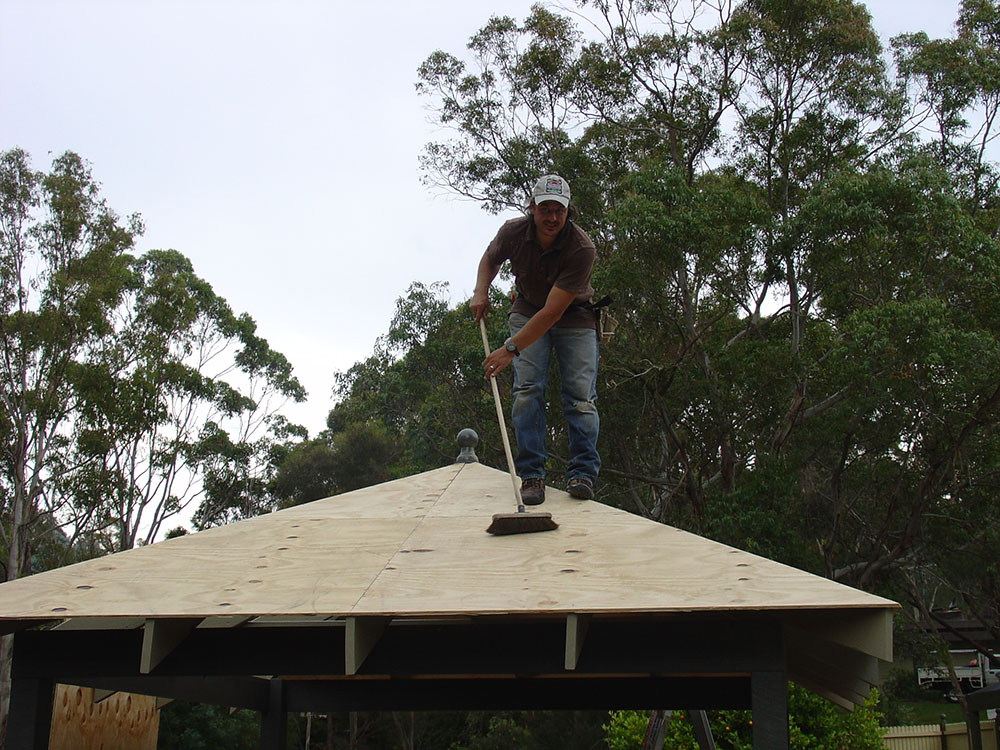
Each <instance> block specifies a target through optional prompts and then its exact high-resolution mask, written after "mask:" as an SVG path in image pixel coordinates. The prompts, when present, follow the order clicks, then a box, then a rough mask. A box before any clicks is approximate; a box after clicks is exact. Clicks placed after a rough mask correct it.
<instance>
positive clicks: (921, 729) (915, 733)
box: [883, 721, 1000, 750]
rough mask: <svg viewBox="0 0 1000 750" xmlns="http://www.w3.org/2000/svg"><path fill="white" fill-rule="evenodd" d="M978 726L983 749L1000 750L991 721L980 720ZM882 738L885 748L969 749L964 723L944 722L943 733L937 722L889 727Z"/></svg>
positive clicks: (900, 749) (919, 749) (897, 749)
mask: <svg viewBox="0 0 1000 750" xmlns="http://www.w3.org/2000/svg"><path fill="white" fill-rule="evenodd" d="M979 727H980V730H981V731H982V735H983V750H1000V748H997V740H996V735H995V733H994V724H993V722H992V721H983V722H980V724H979ZM883 739H884V742H885V746H886V748H887V750H969V740H968V737H967V736H966V732H965V724H945V726H944V734H942V733H941V727H940V726H939V725H937V724H923V725H920V726H912V727H889V728H888V729H886V730H885V734H884V735H883Z"/></svg>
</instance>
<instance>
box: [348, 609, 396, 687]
mask: <svg viewBox="0 0 1000 750" xmlns="http://www.w3.org/2000/svg"><path fill="white" fill-rule="evenodd" d="M389 620H390V618H388V617H348V618H347V632H346V634H345V637H344V664H345V672H346V673H347V674H349V675H353V674H357V673H358V670H359V669H360V668H361V664H362V663H363V662H364V660H365V659H366V658H368V654H370V653H371V651H372V649H373V648H375V644H376V643H378V639H379V638H381V637H382V633H383V632H384V631H385V628H386V626H387V625H388V624H389Z"/></svg>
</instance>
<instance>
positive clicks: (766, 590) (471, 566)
mask: <svg viewBox="0 0 1000 750" xmlns="http://www.w3.org/2000/svg"><path fill="white" fill-rule="evenodd" d="M513 504H514V503H513V500H512V497H511V488H510V478H509V476H508V475H507V474H506V473H504V472H500V471H497V470H495V469H491V468H488V467H485V466H483V465H480V464H475V463H473V464H454V465H451V466H446V467H443V468H440V469H436V470H433V471H429V472H426V473H423V474H419V475H416V476H411V477H407V478H404V479H399V480H396V481H392V482H387V483H385V484H380V485H376V486H373V487H368V488H365V489H362V490H357V491H355V492H350V493H347V494H344V495H338V496H335V497H331V498H327V499H325V500H318V501H315V502H311V503H308V504H305V505H301V506H296V507H293V508H289V509H286V510H282V511H278V512H274V513H270V514H268V515H265V516H260V517H256V518H252V519H248V520H245V521H241V522H238V523H234V524H231V525H228V526H224V527H219V528H213V529H208V530H206V531H202V532H199V533H197V534H191V535H188V536H183V537H179V538H175V539H170V540H167V541H163V542H159V543H157V544H153V545H149V546H146V547H140V548H137V549H133V550H129V551H126V552H121V553H118V554H114V555H109V556H107V557H103V558H99V559H95V560H89V561H86V562H82V563H78V564H76V565H71V566H68V567H65V568H60V569H57V570H52V571H48V572H45V573H40V574H37V575H34V576H31V577H28V578H24V579H20V580H16V581H11V582H8V583H5V584H2V585H0V625H4V624H5V621H6V625H7V626H8V627H6V630H12V629H15V628H16V626H17V625H18V624H19V623H20V624H25V623H27V622H29V621H38V620H42V621H45V620H68V621H73V620H76V621H83V620H84V619H85V618H99V621H101V622H104V623H109V622H113V621H114V620H120V621H122V622H127V621H129V620H130V619H135V618H143V619H145V618H156V619H159V618H207V619H206V620H205V622H207V623H211V622H218V623H223V624H224V623H225V622H227V621H228V620H232V621H234V622H235V621H244V620H245V619H246V618H260V617H306V618H350V617H360V616H388V617H393V618H415V617H470V616H477V615H517V616H556V617H558V616H567V615H594V616H622V615H628V616H635V615H639V616H642V615H685V616H699V615H706V616H713V615H729V616H734V615H740V614H748V613H767V614H768V615H769V616H771V617H775V618H778V619H780V620H781V622H782V623H783V624H784V626H785V627H786V628H787V630H788V633H789V643H790V644H792V648H793V650H794V651H795V653H797V654H800V656H801V657H802V658H800V659H799V660H798V663H799V665H800V675H799V676H800V677H801V678H802V681H804V682H806V683H807V684H808V683H809V681H810V679H811V678H810V677H809V674H813V677H814V678H815V679H816V680H819V682H822V681H823V678H822V674H823V673H825V672H828V671H829V669H830V668H831V665H833V664H836V665H840V668H842V669H846V670H847V671H848V672H849V673H850V674H849V675H847V677H849V678H850V679H849V681H853V680H854V678H857V679H860V680H861V681H862V682H866V683H867V682H873V681H874V680H875V679H876V677H877V676H876V675H875V674H874V673H873V667H872V664H874V660H873V659H872V658H871V657H878V658H880V659H884V660H890V659H891V651H892V641H891V637H892V634H891V619H892V610H893V609H894V608H896V606H897V605H896V604H895V603H894V602H891V601H889V600H887V599H883V598H880V597H877V596H873V595H871V594H867V593H864V592H861V591H858V590H855V589H852V588H850V587H847V586H844V585H841V584H838V583H836V582H834V581H830V580H827V579H824V578H821V577H818V576H815V575H812V574H809V573H806V572H803V571H800V570H797V569H795V568H791V567H789V566H787V565H783V564H780V563H777V562H774V561H771V560H767V559H765V558H762V557H759V556H757V555H753V554H750V553H747V552H744V551H741V550H738V549H735V548H733V547H729V546H727V545H724V544H719V543H717V542H713V541H710V540H708V539H705V538H702V537H699V536H697V535H695V534H691V533H688V532H685V531H681V530H679V529H676V528H672V527H669V526H665V525H662V524H659V523H655V522H653V521H648V520H645V519H643V518H640V517H638V516H635V515H632V514H629V513H627V512H625V511H621V510H617V509H615V508H611V507H608V506H605V505H602V504H600V503H598V502H593V501H579V500H575V499H573V498H571V497H569V496H568V495H567V494H565V493H563V492H561V491H558V490H554V489H552V488H549V489H548V493H547V501H546V503H545V505H544V506H543V508H544V510H545V511H546V512H550V513H551V514H552V515H553V517H554V519H555V520H556V521H557V522H558V523H559V528H558V529H557V530H555V531H550V532H544V533H533V534H518V535H511V536H500V537H495V536H490V535H489V534H487V533H486V532H485V529H486V526H487V525H488V524H489V521H490V518H491V516H492V514H494V513H505V512H511V511H512V510H513V509H514V508H513ZM108 618H114V620H112V619H108ZM102 627H103V626H102ZM848 652H849V653H848ZM845 656H850V658H852V659H856V661H857V665H856V666H851V667H845V666H844V664H845ZM803 659H804V661H803ZM807 673H808V674H807ZM841 682H843V681H841ZM818 684H819V683H817V685H818ZM851 684H853V685H855V688H856V689H854V690H853V692H851V694H850V695H849V696H848V697H849V698H850V699H851V700H857V697H858V696H861V695H863V693H864V692H866V691H865V690H864V689H863V685H860V684H855V683H854V682H851ZM819 686H820V687H822V685H819ZM821 692H822V691H821ZM848 692H850V691H848ZM825 694H828V695H834V694H835V695H841V696H842V695H843V694H844V690H842V689H840V690H837V691H833V693H831V691H830V690H827V691H826V692H825ZM841 702H843V701H841Z"/></svg>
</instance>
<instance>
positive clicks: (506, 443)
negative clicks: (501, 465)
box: [479, 318, 524, 508]
mask: <svg viewBox="0 0 1000 750" xmlns="http://www.w3.org/2000/svg"><path fill="white" fill-rule="evenodd" d="M479 332H480V333H481V334H482V336H483V351H484V352H486V356H487V357H488V356H490V341H489V339H488V338H487V337H486V321H485V320H484V319H483V318H480V319H479ZM490 386H492V388H493V403H494V404H495V405H496V407H497V421H498V422H499V423H500V437H501V438H503V452H504V453H505V454H506V456H507V470H508V471H509V472H510V483H511V485H512V486H513V487H514V499H515V500H516V501H517V506H518V508H521V507H523V506H524V502H523V501H522V500H521V488H520V487H519V486H518V483H517V474H516V473H515V472H514V456H513V455H511V452H510V438H508V437H507V423H506V422H505V421H504V418H503V407H502V406H500V389H499V388H497V376H496V375H490Z"/></svg>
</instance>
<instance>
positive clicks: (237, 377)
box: [72, 250, 305, 550]
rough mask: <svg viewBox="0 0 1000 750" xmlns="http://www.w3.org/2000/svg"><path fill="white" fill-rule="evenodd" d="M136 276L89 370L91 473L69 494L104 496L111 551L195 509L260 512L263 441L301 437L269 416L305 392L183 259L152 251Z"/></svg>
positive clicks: (265, 468)
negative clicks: (193, 506) (195, 505)
mask: <svg viewBox="0 0 1000 750" xmlns="http://www.w3.org/2000/svg"><path fill="white" fill-rule="evenodd" d="M132 272H133V275H132V283H131V285H130V288H129V289H128V292H127V294H126V295H125V297H124V298H123V300H122V303H121V304H120V305H119V307H118V308H117V309H116V310H115V318H114V326H115V335H113V336H109V337H107V338H106V339H104V340H103V341H102V342H101V345H100V346H99V347H95V348H94V350H93V351H92V356H91V358H90V360H89V361H88V363H87V367H86V369H85V373H86V378H85V379H83V380H82V382H81V388H82V389H84V390H83V394H84V396H85V402H84V408H83V409H82V411H81V413H80V415H79V418H78V420H77V421H76V423H75V433H74V434H75V438H76V440H75V446H76V452H77V455H79V456H81V458H82V459H84V460H81V461H80V463H81V465H83V466H86V467H87V470H86V471H82V472H80V473H79V474H78V475H77V476H76V477H75V480H76V484H75V485H74V486H73V487H72V489H73V490H74V491H75V492H76V495H77V496H78V497H79V498H80V499H81V500H83V501H84V502H87V497H88V495H89V493H90V492H91V490H92V488H96V489H97V491H98V492H99V493H101V496H100V503H101V505H100V507H101V511H102V513H103V514H104V517H105V519H106V522H107V524H108V530H109V531H110V532H112V533H110V534H109V535H108V536H107V542H106V543H107V546H108V549H109V550H120V549H129V548H131V547H133V546H135V545H136V544H148V543H149V542H151V541H153V540H154V539H155V538H156V537H157V536H158V534H159V532H160V529H161V527H162V524H163V522H164V521H166V520H168V519H170V518H172V517H175V516H177V515H178V514H179V513H181V512H183V511H185V510H186V509H188V507H189V506H190V505H191V504H193V503H196V502H198V503H200V506H201V507H200V508H199V509H198V521H199V523H200V524H201V525H212V524H218V523H222V522H225V521H229V520H235V519H237V518H242V517H247V516H252V515H257V514H258V513H260V512H261V511H262V510H266V509H268V507H269V505H268V504H269V502H270V499H269V497H268V495H267V483H268V481H269V480H270V478H271V476H272V474H273V471H274V470H275V468H276V467H274V466H273V465H272V464H273V462H271V461H270V460H269V453H270V450H271V445H272V444H273V443H274V442H275V441H276V440H278V441H281V440H284V439H287V438H289V437H291V436H293V435H297V436H299V437H301V431H300V430H296V429H295V428H293V427H291V426H289V425H288V424H287V423H286V422H285V421H284V419H283V418H282V417H281V416H280V415H279V414H278V413H277V408H278V407H280V406H281V405H282V404H283V403H284V402H285V401H286V400H288V399H293V400H302V399H303V398H304V395H305V394H304V391H303V389H302V387H301V386H300V385H299V383H298V382H297V381H296V380H295V378H294V377H293V375H292V371H291V366H290V364H289V363H288V361H287V360H286V359H285V358H284V356H282V355H281V354H280V353H279V352H276V351H274V350H272V349H271V348H270V346H269V345H268V344H267V342H266V341H264V340H263V339H261V338H260V337H259V336H258V335H257V333H256V325H255V324H254V322H253V320H252V319H251V318H250V317H249V316H248V315H246V314H243V315H239V316H237V315H236V314H234V313H233V311H232V309H231V308H230V306H229V305H228V304H227V303H226V301H225V300H223V299H222V298H221V297H219V296H218V295H217V294H216V293H215V292H214V291H213V289H212V287H211V285H210V284H208V283H207V282H206V281H205V280H203V279H201V278H200V277H198V276H197V274H195V272H194V269H193V267H192V265H191V262H190V261H189V260H188V259H187V258H185V257H184V256H183V255H181V254H180V253H178V252H176V251H174V250H154V251H150V252H148V253H146V254H145V255H143V256H142V257H140V258H137V259H136V260H135V261H134V263H133V264H132Z"/></svg>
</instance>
